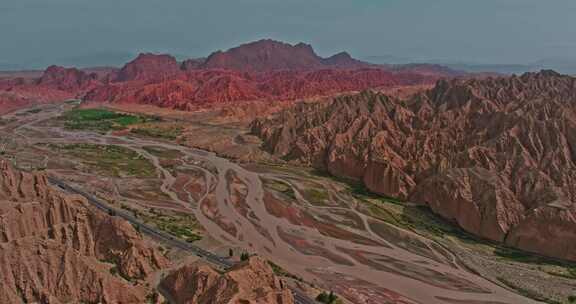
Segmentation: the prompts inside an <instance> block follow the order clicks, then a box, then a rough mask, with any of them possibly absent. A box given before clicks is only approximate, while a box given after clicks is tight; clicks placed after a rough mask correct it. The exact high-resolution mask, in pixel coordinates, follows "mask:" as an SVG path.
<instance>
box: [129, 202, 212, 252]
mask: <svg viewBox="0 0 576 304" xmlns="http://www.w3.org/2000/svg"><path fill="white" fill-rule="evenodd" d="M121 208H122V209H124V210H128V211H131V212H132V213H134V215H135V216H136V217H138V218H141V219H143V221H144V223H146V224H152V225H153V226H155V227H157V228H158V229H160V230H162V231H164V232H167V233H169V234H171V235H173V236H174V237H177V238H179V239H182V240H184V241H186V242H188V243H192V242H195V241H199V240H201V239H202V235H201V234H200V229H201V226H200V224H199V223H198V221H197V220H196V219H195V218H194V217H193V216H192V215H190V214H185V213H180V212H170V214H164V213H162V212H161V211H159V210H156V209H154V208H150V209H148V210H146V211H140V210H137V209H133V208H130V207H128V206H127V205H124V204H122V205H121Z"/></svg>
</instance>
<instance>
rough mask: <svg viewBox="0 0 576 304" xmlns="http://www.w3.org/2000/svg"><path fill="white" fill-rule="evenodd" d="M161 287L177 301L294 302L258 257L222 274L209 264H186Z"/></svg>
mask: <svg viewBox="0 0 576 304" xmlns="http://www.w3.org/2000/svg"><path fill="white" fill-rule="evenodd" d="M161 287H162V288H163V289H164V291H165V292H167V293H168V294H169V295H170V297H171V298H172V300H174V301H175V302H176V303H177V304H201V303H218V304H240V303H242V304H293V303H294V298H293V296H292V293H291V291H290V289H288V287H287V286H286V285H285V284H284V283H283V282H282V281H281V280H280V279H278V278H277V277H276V276H275V275H274V272H273V271H272V268H271V267H270V265H268V263H267V262H266V261H264V260H263V259H261V258H259V257H252V258H250V259H249V260H247V261H245V262H243V263H240V264H238V265H236V266H234V267H233V268H232V269H230V270H228V271H227V272H226V273H224V274H220V273H218V272H217V271H215V270H214V269H212V268H211V267H209V266H206V265H188V266H184V267H182V268H180V269H178V270H176V271H175V272H173V273H172V274H170V275H168V276H167V277H166V278H165V279H164V280H163V281H162V283H161Z"/></svg>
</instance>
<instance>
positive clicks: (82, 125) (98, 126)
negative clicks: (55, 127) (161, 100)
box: [61, 109, 159, 132]
mask: <svg viewBox="0 0 576 304" xmlns="http://www.w3.org/2000/svg"><path fill="white" fill-rule="evenodd" d="M61 119H62V120H64V126H65V127H66V128H67V129H71V130H91V131H98V132H108V131H111V130H123V129H126V128H127V127H128V126H130V125H134V124H140V123H145V122H150V121H158V120H159V119H158V118H155V117H145V116H136V115H131V114H124V113H118V112H113V111H109V110H106V109H74V110H70V111H68V112H66V113H64V114H63V115H62V116H61Z"/></svg>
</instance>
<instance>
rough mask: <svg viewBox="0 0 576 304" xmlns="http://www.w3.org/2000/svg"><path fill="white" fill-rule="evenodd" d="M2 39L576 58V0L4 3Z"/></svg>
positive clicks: (93, 53)
mask: <svg viewBox="0 0 576 304" xmlns="http://www.w3.org/2000/svg"><path fill="white" fill-rule="evenodd" d="M0 38H1V42H0V64H4V65H6V64H13V65H27V66H34V65H44V64H47V63H51V62H54V63H60V64H62V63H64V64H69V63H70V64H71V63H75V62H79V63H81V62H83V61H84V62H86V61H97V62H100V61H107V60H109V61H114V60H124V58H123V57H128V58H129V57H130V56H131V55H132V54H134V53H138V52H142V51H152V52H168V53H172V54H175V55H179V56H190V57H199V56H206V55H208V54H209V53H210V52H211V51H213V50H217V49H227V48H229V47H232V46H235V45H237V44H239V43H241V42H248V41H252V40H255V39H260V38H273V39H277V40H284V41H287V42H300V41H303V42H307V43H310V44H312V45H313V46H314V47H315V49H316V50H317V52H318V53H319V54H320V55H324V56H326V55H330V54H332V53H335V52H337V51H341V50H346V51H349V52H350V53H351V54H352V55H353V56H355V57H359V58H367V57H370V56H385V55H388V56H390V55H392V56H396V57H402V58H409V59H418V60H432V59H434V60H441V61H450V62H458V61H465V62H479V63H529V62H533V61H537V60H540V59H545V58H576V1H575V0H207V1H200V0H0ZM111 63H115V62H111Z"/></svg>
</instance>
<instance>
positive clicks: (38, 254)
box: [0, 40, 576, 304]
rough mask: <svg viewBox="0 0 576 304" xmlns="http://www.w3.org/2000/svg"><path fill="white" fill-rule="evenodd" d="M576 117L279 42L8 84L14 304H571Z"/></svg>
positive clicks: (4, 275) (54, 71) (6, 261)
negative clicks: (196, 57)
mask: <svg viewBox="0 0 576 304" xmlns="http://www.w3.org/2000/svg"><path fill="white" fill-rule="evenodd" d="M575 104H576V80H575V79H574V78H573V77H570V76H564V75H560V74H558V73H555V72H553V71H542V72H540V73H527V74H524V75H522V76H500V75H498V76H497V77H488V75H470V74H464V73H460V72H457V71H452V70H450V69H448V68H444V67H442V66H436V65H428V64H410V65H397V66H391V65H375V64H370V63H367V62H363V61H360V60H357V59H354V58H352V57H351V56H350V55H348V54H347V53H339V54H336V55H334V56H330V57H326V58H323V57H320V56H318V55H317V54H316V53H315V51H314V50H313V49H312V47H311V46H310V45H307V44H303V43H300V44H295V45H291V44H286V43H282V42H278V41H273V40H260V41H257V42H253V43H248V44H244V45H241V46H239V47H236V48H232V49H230V50H227V51H218V52H214V53H212V54H211V55H209V56H208V57H206V58H201V59H188V60H184V61H177V60H176V59H175V57H173V56H170V55H157V54H149V53H147V54H141V55H139V56H138V57H137V58H135V59H134V60H132V61H131V62H129V63H127V64H125V65H124V66H123V67H121V68H93V69H77V68H64V67H58V66H51V67H49V68H47V69H46V70H45V71H41V72H34V71H30V72H15V73H2V74H0V115H2V116H0V249H1V250H0V259H1V261H2V263H1V265H0V299H2V300H0V303H4V302H2V301H3V299H8V300H6V301H7V302H6V303H35V302H40V303H71V302H72V303H190V304H196V303H234V304H240V303H241V304H245V303H255V304H256V303H258V304H260V303H262V304H264V303H266V304H275V303H278V304H292V303H295V304H312V303H315V300H314V299H319V300H321V301H322V302H321V303H331V304H336V303H354V304H382V303H390V304H395V303H404V304H445V303H447V304H460V303H472V304H517V303H573V302H575V301H576V298H575V297H576V294H575V290H576V256H575V253H576V247H575V246H576V245H575V244H576V205H575V204H574V199H575V195H576V188H574V185H575V184H576V183H575V182H576V180H575V176H574V172H576V171H575V170H576V166H575V162H574V159H575V158H576V157H575V156H574V152H573V151H574V150H575V146H576V134H575V133H574V130H575V129H576V128H575V127H576V123H575V122H576V120H575V119H576V118H575V117H576V116H574V115H575V113H576V109H575V108H574V105H575ZM24 256H26V257H29V258H26V259H22V257H24ZM124 290H126V292H120V291H124ZM330 298H332V300H330Z"/></svg>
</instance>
